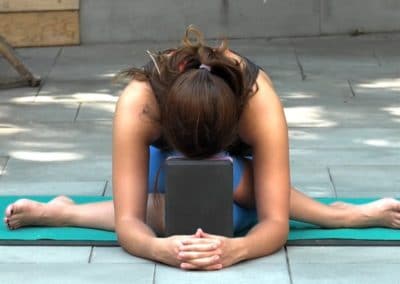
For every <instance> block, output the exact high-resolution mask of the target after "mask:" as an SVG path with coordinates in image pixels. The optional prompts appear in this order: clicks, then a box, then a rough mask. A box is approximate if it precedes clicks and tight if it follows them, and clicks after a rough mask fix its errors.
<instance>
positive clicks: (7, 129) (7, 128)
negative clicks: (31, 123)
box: [0, 123, 30, 136]
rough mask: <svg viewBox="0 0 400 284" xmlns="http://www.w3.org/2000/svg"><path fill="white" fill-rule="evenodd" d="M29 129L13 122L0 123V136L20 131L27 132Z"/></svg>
mask: <svg viewBox="0 0 400 284" xmlns="http://www.w3.org/2000/svg"><path fill="white" fill-rule="evenodd" d="M28 131H30V129H28V128H23V127H19V126H16V125H13V124H4V123H2V124H0V136H1V135H12V134H17V133H21V132H28Z"/></svg>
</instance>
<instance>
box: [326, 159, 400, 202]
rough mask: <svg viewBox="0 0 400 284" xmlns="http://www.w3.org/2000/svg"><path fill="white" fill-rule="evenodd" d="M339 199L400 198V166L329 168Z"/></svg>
mask: <svg viewBox="0 0 400 284" xmlns="http://www.w3.org/2000/svg"><path fill="white" fill-rule="evenodd" d="M329 170H330V172H331V175H332V178H333V183H334V185H335V189H336V192H337V195H338V197H399V198H400V191H399V188H400V176H399V172H400V166H365V165H358V166H333V167H330V168H329Z"/></svg>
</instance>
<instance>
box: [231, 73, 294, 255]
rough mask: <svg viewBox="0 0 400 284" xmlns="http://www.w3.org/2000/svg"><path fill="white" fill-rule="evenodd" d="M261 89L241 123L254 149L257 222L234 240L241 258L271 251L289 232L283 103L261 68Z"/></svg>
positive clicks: (272, 251)
mask: <svg viewBox="0 0 400 284" xmlns="http://www.w3.org/2000/svg"><path fill="white" fill-rule="evenodd" d="M257 84H258V91H257V92H256V94H255V95H254V96H253V97H251V98H250V100H249V102H248V104H247V106H246V107H245V109H244V111H243V114H242V118H241V121H240V125H239V133H240V135H241V138H242V139H243V140H244V141H245V142H247V143H248V144H250V145H251V146H252V149H253V179H254V192H255V200H256V207H257V214H258V220H259V222H258V224H257V225H256V226H255V227H254V228H253V229H252V230H250V231H249V233H248V234H247V235H246V236H245V237H243V238H238V239H236V240H235V241H236V242H238V243H239V244H238V246H239V247H241V248H242V249H241V252H242V255H241V258H242V259H251V258H255V257H260V256H265V255H269V254H272V253H274V252H276V251H277V250H279V249H280V248H281V247H282V246H283V245H284V244H285V242H286V240H287V235H288V232H289V199H290V170H289V143H288V129H287V124H286V119H285V115H284V111H283V107H282V104H281V102H280V100H279V98H278V96H277V95H276V93H275V90H274V88H273V86H272V83H271V81H270V79H269V78H268V76H267V75H266V74H265V73H264V72H262V71H260V74H259V76H258V79H257Z"/></svg>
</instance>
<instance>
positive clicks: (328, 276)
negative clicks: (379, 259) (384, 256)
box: [291, 263, 400, 284]
mask: <svg viewBox="0 0 400 284" xmlns="http://www.w3.org/2000/svg"><path fill="white" fill-rule="evenodd" d="M398 266H399V264H398V263H396V264H392V263H388V264H379V263H374V264H358V263H351V264H349V263H346V264H336V263H335V264H334V265H332V264H315V263H313V264H303V263H300V264H295V265H292V266H291V276H292V279H293V282H292V283H293V284H301V283H307V284H309V283H316V284H317V283H318V284H320V283H324V284H325V283H326V284H330V283H332V284H348V283H363V284H376V283H385V284H386V283H387V284H389V283H390V284H395V283H400V281H399V278H400V271H399V270H398Z"/></svg>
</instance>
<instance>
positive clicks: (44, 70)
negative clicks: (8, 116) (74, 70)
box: [0, 47, 60, 103]
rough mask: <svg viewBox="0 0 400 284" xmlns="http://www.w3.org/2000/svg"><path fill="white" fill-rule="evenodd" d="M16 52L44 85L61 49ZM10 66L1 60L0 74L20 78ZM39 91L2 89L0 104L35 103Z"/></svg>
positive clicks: (37, 88) (24, 88)
mask: <svg viewBox="0 0 400 284" xmlns="http://www.w3.org/2000/svg"><path fill="white" fill-rule="evenodd" d="M16 52H17V55H18V56H19V57H20V58H21V60H22V61H23V62H24V64H25V65H26V66H27V68H28V69H29V70H31V72H33V73H34V74H35V75H36V76H40V77H41V79H42V80H43V81H42V84H43V83H45V80H46V78H47V76H48V74H49V73H50V71H51V69H52V66H53V64H54V62H55V59H56V57H57V54H58V53H59V52H60V48H58V47H54V48H52V47H49V48H18V49H16ZM8 65H9V64H8V62H5V61H4V60H2V59H0V74H2V75H3V74H5V75H4V76H7V77H10V78H11V77H12V78H18V75H17V73H16V72H15V71H14V70H13V69H12V68H10V67H9V66H8ZM6 69H7V70H6ZM4 71H6V72H4ZM39 89H40V88H39V87H35V88H31V87H22V88H21V87H20V88H12V89H9V88H8V89H1V88H0V103H5V102H7V103H10V102H20V101H23V102H33V101H34V98H35V96H36V95H37V93H38V91H39Z"/></svg>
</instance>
